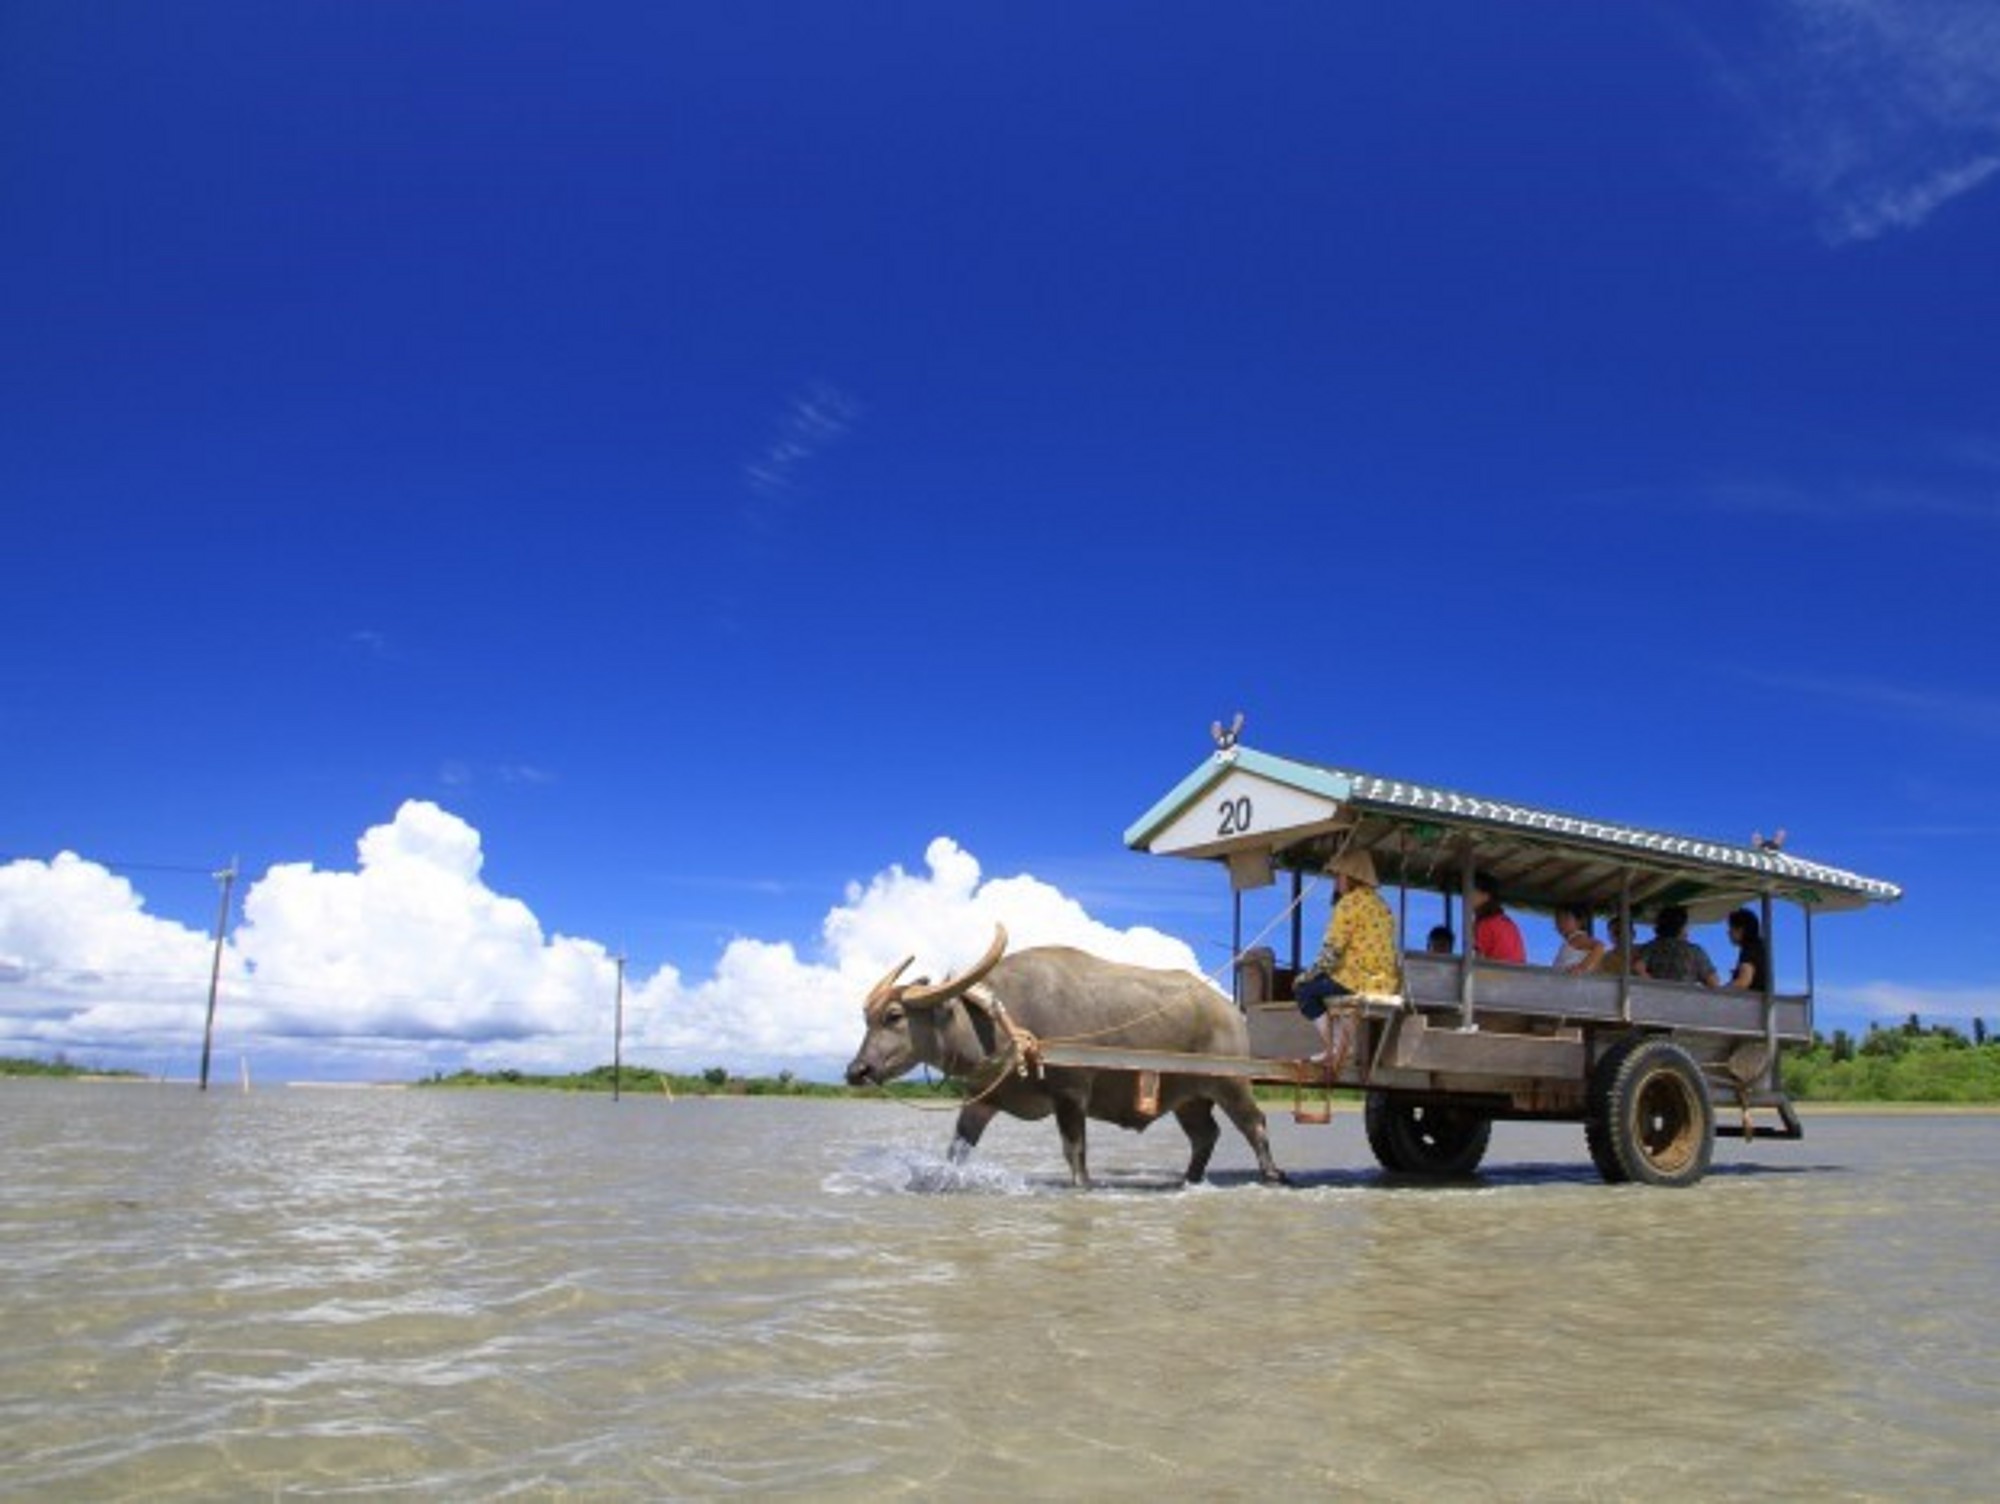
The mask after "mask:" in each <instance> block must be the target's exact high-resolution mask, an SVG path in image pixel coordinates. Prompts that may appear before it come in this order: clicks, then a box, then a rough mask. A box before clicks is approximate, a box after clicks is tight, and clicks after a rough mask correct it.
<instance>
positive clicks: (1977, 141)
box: [1712, 0, 2000, 245]
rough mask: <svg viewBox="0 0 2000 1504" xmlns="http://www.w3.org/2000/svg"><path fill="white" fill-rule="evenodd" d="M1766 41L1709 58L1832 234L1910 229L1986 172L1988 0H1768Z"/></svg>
mask: <svg viewBox="0 0 2000 1504" xmlns="http://www.w3.org/2000/svg"><path fill="white" fill-rule="evenodd" d="M1769 14H1770V15H1771V16H1772V17H1773V19H1774V21H1775V25H1774V27H1773V28H1772V29H1771V30H1770V32H1768V33H1767V35H1768V36H1769V38H1770V39H1771V42H1772V45H1771V46H1769V47H1768V48H1767V50H1765V51H1764V52H1763V53H1762V54H1761V55H1759V56H1757V57H1755V58H1752V59H1742V60H1727V61H1724V60H1722V58H1721V54H1719V53H1716V54H1713V55H1712V56H1713V57H1714V59H1715V60H1716V61H1717V63H1718V67H1719V70H1720V72H1721V74H1722V82H1723V83H1724V85H1725V86H1726V87H1727V88H1728V89H1729V91H1730V92H1731V93H1732V94H1733V95H1734V96H1735V97H1736V99H1737V100H1738V101H1739V103H1740V104H1741V105H1742V106H1743V107H1744V108H1746V109H1747V110H1748V111H1749V112H1750V115H1751V117H1752V119H1753V120H1754V121H1755V122H1756V124H1757V128H1758V129H1759V130H1760V131H1761V132H1762V134H1763V137H1764V142H1765V147H1766V150H1767V152H1768V155H1769V156H1770V158H1771V160H1772V161H1773V163H1774V164H1775V166H1776V168H1777V170H1778V172H1779V173H1780V174H1781V175H1782V176H1783V177H1784V178H1785V179H1786V180H1787V181H1788V182H1790V183H1791V184H1792V185H1793V186H1794V187H1796V188H1798V189H1799V190H1800V191H1802V192H1803V193H1805V194H1806V195H1807V196H1808V198H1809V199H1810V200H1811V201H1812V203H1813V205H1814V208H1815V211H1816V215H1817V218H1818V222H1819V229H1820V233H1821V235H1822V236H1823V237H1824V238H1825V239H1826V240H1827V242H1828V243H1829V244H1832V245H1846V244H1852V243H1855V242H1860V241H1869V240H1875V239H1878V238H1880V237H1882V236H1885V235H1889V234H1892V233H1895V232H1897V231H1902V230H1911V229H1915V228H1916V227H1917V226H1919V225H1921V224H1923V223H1924V222H1925V221H1927V220H1928V219H1929V218H1930V217H1931V216H1932V215H1933V214H1934V213H1936V211H1937V210H1938V209H1940V208H1941V207H1943V206H1944V205H1945V204H1948V203H1950V202H1951V201H1953V200H1954V199H1958V198H1961V197H1963V196H1964V195H1966V194H1968V193H1971V192H1973V191H1975V190H1976V189H1978V188H1980V187H1981V186H1982V185H1983V184H1985V183H1986V182H1987V181H1988V180H1990V179H1992V178H1993V177H1994V175H1995V174H1996V173H2000V7H1996V6H1994V5H1993V4H1992V3H1991V0H1774V4H1773V6H1772V9H1771V10H1770V11H1769Z"/></svg>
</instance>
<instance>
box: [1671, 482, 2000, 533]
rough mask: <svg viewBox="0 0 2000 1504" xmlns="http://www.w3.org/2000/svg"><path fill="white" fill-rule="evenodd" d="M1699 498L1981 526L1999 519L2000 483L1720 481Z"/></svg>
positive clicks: (1735, 507)
mask: <svg viewBox="0 0 2000 1504" xmlns="http://www.w3.org/2000/svg"><path fill="white" fill-rule="evenodd" d="M1694 494H1695V496H1696V497H1697V499H1698V500H1700V501H1701V502H1703V503H1705V504H1706V505H1708V506H1710V507H1715V508H1718V509H1720V510H1723V511H1730V512H1768V513H1775V514H1778V515H1781V516H1790V517H1812V518H1818V519H1822V520H1833V519H1841V518H1847V519H1853V520H1866V519H1870V518H1879V517H1892V516H1903V517H1935V518H1938V519H1940V520H1943V521H1949V522H1968V523H1974V524H1978V525H1982V526H1991V525H1993V524H1995V523H2000V486H1996V485H1995V484H1994V483H1993V482H1991V481H1984V482H1980V481H1972V482H1967V483H1965V484H1962V485H1954V484H1952V483H1949V482H1945V483H1926V482H1918V481H1911V482H1896V481H1847V480H1841V481H1833V482H1830V483H1828V484H1826V485H1816V486H1805V485H1799V484H1795V483H1792V482H1789V481H1767V480H1749V481H1744V480H1732V481H1716V482H1712V483H1710V484H1708V485H1704V486H1701V487H1699V488H1697V490H1696V491H1695V493H1694Z"/></svg>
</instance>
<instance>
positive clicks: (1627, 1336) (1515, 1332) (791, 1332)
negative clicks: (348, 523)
mask: <svg viewBox="0 0 2000 1504" xmlns="http://www.w3.org/2000/svg"><path fill="white" fill-rule="evenodd" d="M0 1095H4V1099H5V1110H4V1112H0V1153H4V1154H5V1156H6V1163H7V1166H8V1174H7V1175H6V1176H5V1177H0V1238H4V1246H5V1247H6V1249H7V1255H8V1256H7V1258H6V1259H5V1260H0V1320H4V1321H5V1323H6V1329H7V1332H8V1340H7V1342H6V1343H5V1344H4V1345H0V1438H4V1440H0V1496H12V1497H28V1498H63V1499H132V1500H139V1499H147V1500H151V1499H163V1498H164V1499H212V1498H244V1497H260V1498H269V1497H282V1498H303V1497H319V1496H339V1497H354V1496H357V1495H358V1496H366V1497H417V1496H421V1497H438V1496H442V1497H455V1498H464V1497H476V1498H487V1497H501V1496H504V1497H525V1498H603V1499H625V1498H677V1497H701V1498H711V1497H726V1496H731V1495H755V1496H759V1497H763V1496H779V1497H801V1498H804V1497H811V1498H852V1499H877V1498H881V1497H883V1496H885V1495H898V1494H901V1495H907V1496H916V1497H923V1498H927V1499H933V1498H965V1499H985V1498H993V1497H1000V1496H1024V1497H1089V1498H1133V1499H1138V1498H1147V1499H1151V1498H1156V1497H1158V1496H1160V1495H1161V1494H1170V1495H1177V1496H1184V1497H1185V1496H1192V1497H1202V1498H1246V1499H1247V1498H1252V1497H1258V1498H1262V1497H1270V1496H1272V1495H1273V1494H1278V1495H1283V1494H1289V1493H1295V1492H1296V1493H1302V1492H1306V1491H1308V1490H1311V1491H1316V1492H1321V1493H1324V1492H1327V1491H1329V1490H1330V1491H1333V1492H1335V1493H1346V1494H1349V1495H1352V1496H1357V1497H1367V1498H1370V1499H1376V1498H1382V1499H1408V1500H1427V1501H1428V1500H1436V1499H1579V1500H1581V1499H1657V1498H1659V1497H1661V1496H1663V1495H1669V1494H1672V1495H1687V1496H1714V1497H1732V1498H1733V1497H1745V1496H1756V1497H1767V1498H1850V1499H1851V1498H1880V1499H1911V1498H1917V1499H1948V1498H1984V1497H1988V1496H1990V1488H1991V1477H1990V1475H1991V1463H1992V1458H1993V1456H1994V1440H1993V1437H1994V1429H1993V1425H1994V1423H1993V1417H1994V1415H1995V1414H1996V1413H2000V1366H1997V1365H2000V1358H1996V1354H2000V1302H1995V1301H1994V1300H1993V1298H1992V1294H1993V1289H1992V1280H1993V1270H1994V1269H1995V1268H2000V1215H1997V1214H1996V1211H1995V1198H1994V1196H1993V1194H1992V1191H1993V1186H1994V1179H1993V1164H1994V1161H1995V1158H1996V1151H2000V1115H1996V1114H1994V1113H1992V1112H1990V1111H1987V1112H1975V1113H1965V1112H1957V1111H1947V1112H1943V1113H1938V1112H1915V1113H1912V1112H1893V1113H1892V1112H1876V1111H1865V1110H1854V1109H1846V1110H1841V1111H1837V1112H1820V1111H1815V1112H1814V1113H1812V1115H1811V1117H1810V1119H1809V1121H1808V1123H1807V1136H1806V1138H1805V1140H1804V1142H1803V1143H1781V1142H1763V1141H1753V1142H1752V1143H1750V1144H1748V1145H1743V1144H1736V1143H1733V1142H1728V1141H1725V1142H1724V1143H1722V1144H1720V1145H1718V1148H1717V1159H1716V1169H1715V1173H1714V1174H1712V1175H1711V1176H1710V1177H1709V1179H1708V1180H1707V1181H1705V1182H1704V1183H1703V1184H1702V1185H1701V1186H1699V1187H1697V1188H1695V1189H1693V1190H1690V1191H1684V1192H1658V1191H1650V1190H1647V1189H1644V1188H1638V1187H1616V1188H1613V1187H1606V1186H1604V1185H1602V1184H1601V1183H1599V1182H1598V1180H1597V1178H1596V1176H1595V1173H1594V1172H1593V1171H1592V1170H1591V1168H1590V1163H1589V1159H1588V1157H1587V1155H1586V1153H1585V1150H1584V1145H1583V1141H1582V1133H1581V1131H1580V1130H1578V1129H1576V1128H1575V1127H1573V1126H1570V1125H1524V1124H1502V1125H1499V1127H1498V1128H1497V1129H1496V1131H1495V1135H1494V1142H1493V1149H1492V1154H1491V1158H1490V1160H1489V1164H1488V1167H1487V1169H1486V1171H1485V1173H1483V1174H1482V1175H1481V1176H1480V1177H1478V1178H1477V1179H1475V1180H1472V1181H1468V1182H1464V1183H1461V1184H1457V1185H1453V1186H1450V1187H1442V1188H1440V1187H1428V1188H1426V1187H1414V1186H1410V1185H1407V1184H1396V1183H1392V1182H1390V1181H1388V1180H1386V1179H1385V1178H1384V1177H1383V1176H1381V1175H1380V1173H1379V1172H1378V1171H1377V1170H1376V1169H1375V1167H1374V1165H1373V1162H1372V1159H1371V1158H1370V1157H1369V1155H1368V1151H1367V1148H1366V1145H1365V1143H1364V1142H1363V1139H1362V1134H1361V1128H1360V1114H1359V1111H1358V1109H1357V1108H1355V1107H1353V1106H1351V1105H1347V1104H1343V1105H1342V1106H1341V1107H1340V1108H1339V1109H1337V1111H1336V1116H1335V1119H1334V1122H1333V1124H1332V1126H1331V1127H1317V1128H1315V1127H1301V1126H1299V1125H1296V1124H1294V1123H1292V1122H1291V1121H1290V1118H1289V1115H1288V1114H1286V1113H1284V1112H1282V1111H1278V1110H1273V1111H1272V1112H1271V1124H1272V1135H1273V1140H1274V1148H1275V1150H1276V1153H1277V1155H1278V1158H1279V1162H1280V1163H1281V1164H1283V1165H1284V1166H1285V1167H1286V1168H1287V1169H1288V1170H1290V1171H1291V1172H1292V1173H1293V1175H1294V1176H1295V1178H1296V1180H1297V1182H1298V1184H1297V1188H1295V1189H1292V1190H1272V1189H1266V1188H1263V1187H1259V1186H1257V1185H1256V1184H1254V1176H1253V1169H1254V1166H1253V1165H1252V1162H1251V1160H1250V1157H1249V1155H1248V1153H1247V1151H1245V1150H1244V1149H1243V1147H1242V1146H1241V1144H1240V1142H1239V1141H1237V1140H1236V1139H1235V1137H1234V1135H1233V1134H1231V1135H1227V1136H1226V1137H1225V1139H1224V1141H1223V1144H1222V1146H1221V1148H1220V1149H1219V1150H1218V1153H1217V1175H1216V1183H1215V1184H1214V1185H1212V1186H1209V1187H1204V1188H1199V1189H1194V1190H1186V1189H1182V1188H1181V1187H1180V1186H1179V1184H1178V1174H1179V1169H1180V1166H1181V1164H1182V1162H1183V1160H1184V1158H1185V1146H1184V1142H1183V1141H1182V1140H1181V1138H1180V1135H1179V1133H1178V1130H1177V1129H1176V1128H1174V1127H1173V1125H1171V1124H1169V1125H1167V1126H1166V1127H1165V1128H1164V1130H1162V1129H1155V1130H1154V1131H1152V1132H1149V1133H1146V1134H1143V1135H1133V1134H1126V1133H1121V1132H1118V1131H1116V1130H1108V1129H1104V1128H1102V1127H1097V1128H1095V1129H1094V1131H1093V1135H1092V1140H1091V1153H1092V1159H1093V1167H1094V1168H1095V1169H1096V1170H1097V1172H1098V1173H1099V1174H1100V1176H1101V1178H1102V1180H1103V1182H1104V1185H1103V1189H1101V1190H1098V1191H1094V1192H1090V1193H1085V1194H1079V1193H1076V1192H1073V1191H1071V1190H1069V1189H1068V1188H1067V1186H1066V1185H1065V1184H1064V1179H1063V1170H1062V1155H1061V1151H1060V1147H1059V1144H1058V1141H1057V1136H1056V1133H1055V1130H1054V1128H1053V1127H1052V1126H1051V1125H1049V1124H1047V1123H1039V1124H1019V1123H1011V1122H1003V1123H1000V1124H996V1125H995V1127H994V1129H993V1130H992V1131H991V1133H989V1135H988V1138H987V1142H986V1143H985V1144H984V1145H983V1146H982V1148H981V1151H980V1153H979V1155H978V1156H977V1157H976V1158H975V1159H974V1161H973V1162H972V1163H970V1164H968V1165H966V1166H951V1165H949V1164H947V1163H946V1162H945V1160H944V1158H943V1156H942V1152H941V1151H942V1149H943V1147H944V1144H945V1141H946V1140H947V1138H948V1137H949V1134H950V1126H951V1118H950V1115H949V1113H936V1112H916V1111H910V1110H906V1109H901V1108H898V1107H895V1106H892V1105H890V1104H883V1103H868V1102H842V1101H825V1100H796V1099H782V1098H749V1099H700V1100H697V1099H682V1100H680V1101H677V1102H669V1101H667V1100H666V1099H664V1098H662V1097H658V1096H632V1095H627V1096H626V1098H625V1099H624V1100H623V1101H621V1102H618V1103H615V1104H614V1103H612V1102H611V1101H610V1100H609V1099H608V1097H604V1096H582V1095H577V1094H567V1093H551V1092H525V1091H448V1092H447V1091H436V1092H432V1091H386V1092H365V1091H364V1092H353V1091H331V1092H330V1091H285V1090H278V1089H273V1090H268V1091H266V1090H259V1091H257V1092H253V1093H252V1094H250V1095H248V1096H245V1095H242V1094H241V1093H238V1092H229V1093H212V1094H210V1095H209V1096H207V1097H205V1098H204V1097H202V1096H201V1095H200V1094H199V1093H196V1092H194V1091H192V1090H187V1089H172V1090H160V1091H119V1092H103V1091H91V1090H87V1089H84V1088H83V1087H80V1086H76V1085H66V1084H62V1083H48V1082H13V1083H9V1084H8V1086H7V1089H6V1090H5V1092H4V1094H0Z"/></svg>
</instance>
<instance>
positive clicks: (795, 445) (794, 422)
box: [743, 381, 861, 497]
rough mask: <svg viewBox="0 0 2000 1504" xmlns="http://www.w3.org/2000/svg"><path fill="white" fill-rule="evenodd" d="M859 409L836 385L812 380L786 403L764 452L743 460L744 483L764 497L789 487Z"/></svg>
mask: <svg viewBox="0 0 2000 1504" xmlns="http://www.w3.org/2000/svg"><path fill="white" fill-rule="evenodd" d="M860 411H861V407H860V404H859V403H857V402H856V401H855V400H854V398H853V397H852V396H850V395H849V394H848V393H846V392H844V391H842V390H841V389H840V388H839V387H836V386H832V385H829V384H828V383H826V382H823V381H816V382H814V383H813V384H812V385H811V386H809V387H807V388H806V390H805V391H803V392H800V393H798V394H797V395H796V396H794V397H793V398H792V399H791V401H790V402H789V403H788V404H787V405H786V408H785V411H784V414H783V416H781V417H780V418H779V420H778V428H777V433H776V434H775V435H774V436H773V437H772V439H771V442H770V443H769V444H768V445H766V446H765V448H764V450H763V452H762V453H760V454H758V455H757V456H756V457H755V458H753V459H750V460H747V461H745V462H744V465H743V479H744V483H745V484H747V485H748V486H749V487H750V489H751V490H752V491H754V492H756V493H757V494H758V495H759V496H764V497H775V496H781V495H784V494H785V493H787V492H789V491H791V490H792V489H793V487H794V486H796V485H797V484H798V479H799V473H800V470H801V469H802V467H804V465H805V464H806V463H807V462H808V461H809V460H811V459H812V458H813V456H814V455H816V454H818V453H819V452H820V451H821V450H823V449H825V448H826V447H827V445H829V444H831V443H833V442H834V441H835V440H836V439H838V438H840V437H841V435H843V434H845V433H846V432H847V430H848V428H849V427H850V426H851V425H852V424H853V422H854V419H855V417H856V416H857V415H858V414H859V413H860Z"/></svg>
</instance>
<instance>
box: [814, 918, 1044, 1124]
mask: <svg viewBox="0 0 2000 1504" xmlns="http://www.w3.org/2000/svg"><path fill="white" fill-rule="evenodd" d="M1006 951H1007V927H1006V926H1005V925H1004V924H996V925H994V926H993V943H992V944H991V945H990V946H988V947H987V949H986V954H985V955H983V956H981V957H980V958H979V960H978V961H977V962H976V963H975V964H974V965H973V967H972V968H971V970H969V971H966V972H964V973H963V974H961V975H959V976H955V977H949V978H947V979H946V980H944V981H942V982H937V983H931V982H927V981H925V980H924V979H923V978H921V977H920V978H918V979H917V980H916V981H913V982H905V981H903V980H902V979H901V978H902V975H903V973H904V972H906V971H908V970H909V969H910V962H911V961H914V960H915V959H916V957H914V956H911V957H908V958H907V959H905V960H904V962H903V964H902V965H901V966H898V967H896V968H895V969H894V970H892V971H890V972H889V974H888V975H887V976H885V977H883V978H882V980H881V981H879V982H877V983H876V984H875V986H874V988H873V989H872V990H871V991H870V992H869V994H868V999H867V1001H866V1002H864V1003H863V1004H862V1005H861V1012H862V1016H863V1017H864V1018H865V1019H866V1020H867V1023H868V1032H867V1034H866V1035H865V1036H864V1037H863V1038H862V1041H861V1048H860V1049H859V1050H857V1051H856V1052H855V1055H854V1059H853V1061H852V1062H851V1063H850V1064H849V1065H848V1067H847V1084H848V1085H849V1086H880V1085H882V1084H883V1083H884V1082H888V1081H893V1080H895V1079H896V1078H897V1077H898V1076H900V1075H903V1074H904V1073H905V1072H907V1071H910V1070H913V1069H914V1068H915V1067H916V1066H918V1065H919V1064H922V1063H924V1062H929V1063H931V1064H933V1065H938V1064H941V1050H940V1043H939V1039H938V1029H939V1018H940V1016H941V1014H942V1013H943V1011H944V1009H945V1007H946V1005H947V1004H949V1003H951V1002H952V1001H953V1000H954V999H956V998H959V997H961V996H963V995H964V994H965V993H966V992H967V991H968V990H970V989H971V988H972V987H974V986H976V985H977V984H978V983H979V982H980V981H982V980H984V978H985V977H986V974H987V973H988V972H990V971H992V970H993V968H994V967H996V966H998V965H999V964H1000V958H1001V956H1003V955H1004V954H1006Z"/></svg>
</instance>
